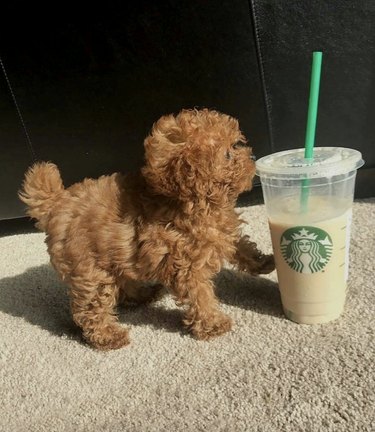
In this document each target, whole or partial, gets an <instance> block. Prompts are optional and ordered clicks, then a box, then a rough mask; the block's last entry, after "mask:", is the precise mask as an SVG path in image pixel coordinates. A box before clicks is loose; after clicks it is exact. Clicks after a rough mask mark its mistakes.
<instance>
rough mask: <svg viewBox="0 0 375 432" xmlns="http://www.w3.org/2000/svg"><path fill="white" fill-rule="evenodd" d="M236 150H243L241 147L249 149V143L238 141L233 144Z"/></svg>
mask: <svg viewBox="0 0 375 432" xmlns="http://www.w3.org/2000/svg"><path fill="white" fill-rule="evenodd" d="M232 147H233V148H234V149H235V150H237V149H239V148H241V147H247V143H246V142H243V141H237V142H236V143H235V144H233V146H232Z"/></svg>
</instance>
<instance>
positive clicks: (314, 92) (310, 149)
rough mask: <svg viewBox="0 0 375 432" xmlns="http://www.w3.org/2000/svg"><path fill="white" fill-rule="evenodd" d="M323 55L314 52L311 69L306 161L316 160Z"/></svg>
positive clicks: (305, 189)
mask: <svg viewBox="0 0 375 432" xmlns="http://www.w3.org/2000/svg"><path fill="white" fill-rule="evenodd" d="M322 55H323V54H322V53H321V52H320V51H314V52H313V60H312V67H311V81H310V97H309V109H308V113H307V126H306V137H305V159H307V160H310V161H311V162H312V161H313V160H314V143H315V130H316V119H317V116H318V101H319V86H320V72H321V69H322ZM309 184H310V181H309V179H304V180H303V181H302V193H301V208H302V211H303V212H306V211H307V207H308V199H309Z"/></svg>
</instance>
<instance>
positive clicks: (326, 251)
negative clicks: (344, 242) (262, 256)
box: [280, 226, 333, 273]
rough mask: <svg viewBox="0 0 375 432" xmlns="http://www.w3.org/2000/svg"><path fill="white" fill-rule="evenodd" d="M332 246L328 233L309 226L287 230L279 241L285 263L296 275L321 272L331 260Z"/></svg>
mask: <svg viewBox="0 0 375 432" xmlns="http://www.w3.org/2000/svg"><path fill="white" fill-rule="evenodd" d="M332 246H333V244H332V239H331V237H330V236H329V234H328V233H326V232H325V231H323V230H322V229H320V228H315V227H311V226H298V227H293V228H289V229H288V230H286V231H284V233H283V235H282V236H281V240H280V248H281V253H282V255H283V257H284V259H285V261H286V262H287V264H288V265H289V267H291V268H292V269H293V270H295V271H296V272H298V273H316V272H319V271H321V270H322V269H323V268H324V267H325V266H326V265H327V263H328V261H329V259H330V258H331V255H332Z"/></svg>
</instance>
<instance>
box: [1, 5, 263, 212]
mask: <svg viewBox="0 0 375 432" xmlns="http://www.w3.org/2000/svg"><path fill="white" fill-rule="evenodd" d="M25 7H26V8H28V9H26V10H25V9H24V8H25ZM1 10H2V17H3V25H2V27H1V28H0V44H1V46H0V48H1V49H0V55H1V56H2V58H3V61H4V63H5V65H6V67H7V69H8V74H9V77H10V79H11V81H12V84H13V87H14V91H15V94H16V97H17V99H18V102H19V105H20V107H21V110H22V113H23V115H24V118H25V122H26V124H27V127H28V129H29V132H30V136H31V139H32V141H33V144H34V146H35V152H36V154H37V156H38V158H40V159H43V160H52V161H54V162H56V163H57V164H58V165H59V167H60V168H61V171H62V175H63V178H64V181H65V183H66V184H70V183H72V182H75V181H78V180H81V179H82V178H83V177H85V176H93V177H96V176H98V175H100V174H103V173H110V172H113V171H123V172H127V171H131V170H134V169H137V168H138V167H139V166H140V165H141V164H142V162H143V139H144V137H145V136H146V135H147V134H148V132H149V130H150V128H151V126H152V123H153V122H154V121H155V120H157V119H158V118H159V116H161V115H163V114H166V113H170V112H178V111H179V110H180V109H181V108H192V107H195V106H196V107H209V108H216V109H218V110H220V111H223V112H226V113H228V114H231V115H233V116H235V117H238V118H239V120H240V123H241V126H242V128H243V131H244V132H245V134H246V135H247V136H248V137H249V139H250V142H251V143H252V144H253V145H254V147H255V151H256V153H257V154H258V156H261V155H263V154H266V153H269V152H270V147H269V137H268V129H267V124H266V119H265V110H264V104H263V97H262V88H261V83H260V78H259V71H258V64H257V56H256V50H255V44H254V37H253V29H252V21H251V13H250V9H249V4H248V2H247V1H246V0H225V1H220V2H217V1H215V0H206V1H199V0H194V1H180V0H168V1H166V0H164V1H157V2H155V1H144V0H140V1H137V2H130V3H129V4H128V3H127V2H119V1H114V0H111V1H107V2H104V3H103V2H102V3H99V4H98V6H95V3H91V5H90V7H84V6H80V2H75V3H74V5H72V6H70V5H69V3H66V2H64V3H60V5H59V7H57V5H56V4H51V6H50V7H49V8H47V9H46V8H45V6H44V7H43V9H42V8H41V7H40V9H39V10H38V6H37V5H36V4H35V2H33V3H32V5H30V6H24V5H22V8H21V6H20V5H18V4H14V3H12V4H11V3H10V2H9V4H7V5H2V6H1ZM0 100H5V101H6V103H1V104H0V109H1V112H0V118H1V119H4V118H6V119H7V121H6V123H4V122H3V123H2V127H1V131H0V134H2V135H1V136H0V137H1V141H0V147H1V150H2V153H4V152H7V158H6V160H4V159H2V160H1V161H0V168H1V169H0V196H1V205H0V218H10V217H18V216H21V215H22V204H21V203H19V202H18V200H17V198H16V191H17V189H18V188H19V186H20V183H21V179H22V173H23V171H24V170H25V169H26V168H27V166H28V165H29V163H30V162H31V158H30V155H29V153H28V150H27V146H26V140H25V138H24V136H23V135H22V130H21V126H20V123H19V120H18V118H17V113H16V110H15V108H14V107H13V105H12V103H11V99H10V96H9V92H8V89H7V88H6V83H5V80H4V77H3V76H2V75H1V73H0ZM4 116H5V117H4Z"/></svg>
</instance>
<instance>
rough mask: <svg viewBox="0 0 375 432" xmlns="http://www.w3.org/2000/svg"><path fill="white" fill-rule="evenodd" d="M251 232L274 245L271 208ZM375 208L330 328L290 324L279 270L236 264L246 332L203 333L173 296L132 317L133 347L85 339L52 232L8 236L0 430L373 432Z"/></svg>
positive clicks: (247, 212) (230, 299) (235, 296)
mask: <svg viewBox="0 0 375 432" xmlns="http://www.w3.org/2000/svg"><path fill="white" fill-rule="evenodd" d="M242 210H243V211H244V214H243V217H244V218H245V219H246V220H247V221H248V222H249V223H250V225H249V226H247V227H246V228H245V231H247V232H248V233H249V234H251V236H252V238H253V239H254V240H255V241H256V242H258V243H259V245H261V247H262V249H264V250H265V251H270V250H271V243H270V236H269V233H268V225H267V221H266V215H265V209H264V206H262V205H260V206H254V207H249V208H245V209H242ZM374 233H375V200H373V199H372V200H366V201H356V202H355V205H354V214H353V227H352V243H351V254H350V276H349V294H348V299H347V304H346V309H345V312H344V314H343V315H342V317H341V318H340V319H339V320H337V321H335V322H332V323H328V324H324V325H315V326H308V325H298V324H295V323H293V322H291V321H288V320H287V319H285V318H284V316H283V314H282V309H281V303H280V297H279V293H278V289H277V285H276V283H275V282H274V281H275V280H276V275H275V272H274V273H272V274H271V275H270V276H269V277H264V278H252V277H249V276H243V275H240V274H238V273H235V272H233V271H231V270H230V269H226V270H224V271H223V272H222V273H221V274H220V275H219V276H218V278H217V281H216V285H217V293H218V296H219V297H220V299H221V302H222V309H223V310H224V311H225V312H227V313H228V314H230V315H231V316H232V317H233V319H234V321H235V327H234V330H233V331H232V332H231V333H230V334H227V335H225V336H223V337H220V338H217V339H214V340H211V341H209V342H200V341H196V340H194V339H192V338H191V337H190V335H189V334H187V333H186V332H185V331H184V330H183V329H182V326H181V319H182V314H181V311H180V310H179V309H178V308H177V307H176V306H175V305H174V303H173V301H172V300H171V298H169V297H167V298H164V299H163V300H161V301H159V302H157V303H155V304H153V305H151V306H142V307H139V308H136V309H121V310H120V319H121V322H122V323H123V324H124V325H129V326H130V327H131V333H130V334H131V339H132V343H131V345H130V346H128V347H126V348H124V349H121V350H119V351H113V352H109V353H100V352H96V351H94V350H92V349H91V348H89V347H88V346H86V345H85V344H84V343H82V341H81V338H80V333H79V331H78V330H77V329H76V328H75V327H74V325H73V324H72V320H71V318H70V314H69V307H68V298H67V295H66V287H65V286H64V285H63V284H62V283H61V282H60V281H59V280H58V278H57V276H56V275H55V273H54V271H53V270H52V268H51V267H50V265H49V264H48V262H49V258H48V256H47V253H46V247H45V244H44V234H39V233H38V234H35V233H33V234H26V235H14V236H7V237H3V238H0V278H1V280H0V334H1V337H0V431H1V432H18V431H28V432H34V431H35V432H52V431H72V432H73V431H74V432H79V431H82V432H83V431H84V432H90V431H101V432H102V431H111V432H117V431H134V432H147V431H158V432H162V431H168V432H170V431H204V432H210V431H231V432H235V431H262V432H263V431H284V432H285V431H293V432H295V431H301V432H302V431H303V432H306V431H319V432H321V431H332V432H333V431H334V432H338V431H345V432H347V431H351V432H353V431H374V430H375V421H374V406H375V385H374V383H375V379H374V367H373V362H374V304H375V292H374V291H375V290H374V254H375V240H374V239H375V237H374V235H375V234H374Z"/></svg>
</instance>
